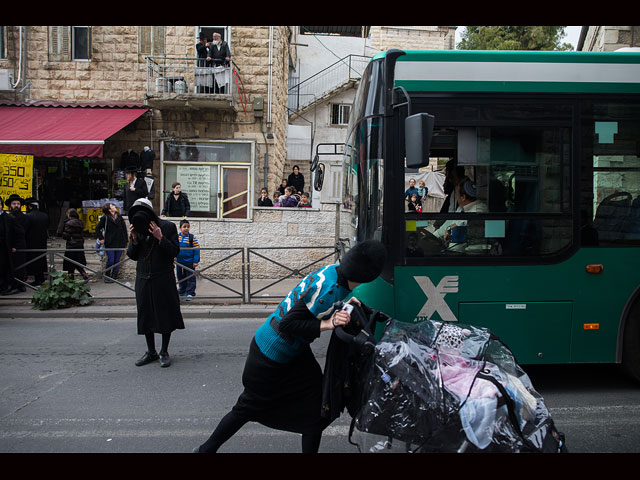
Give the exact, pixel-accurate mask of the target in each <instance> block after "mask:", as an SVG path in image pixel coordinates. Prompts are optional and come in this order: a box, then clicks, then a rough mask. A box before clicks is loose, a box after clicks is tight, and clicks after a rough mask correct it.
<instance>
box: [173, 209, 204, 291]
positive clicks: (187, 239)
mask: <svg viewBox="0 0 640 480" xmlns="http://www.w3.org/2000/svg"><path fill="white" fill-rule="evenodd" d="M190 228H191V225H190V224H189V220H186V219H183V220H181V221H180V233H178V243H179V244H180V253H179V254H178V256H177V257H176V262H177V265H176V275H177V277H178V294H179V295H180V296H186V298H185V300H187V301H191V300H193V297H195V295H196V273H195V272H192V271H191V270H195V269H196V267H197V266H198V263H200V245H199V244H198V239H197V238H196V237H195V236H194V235H193V234H192V233H189V229H190ZM183 279H184V280H183Z"/></svg>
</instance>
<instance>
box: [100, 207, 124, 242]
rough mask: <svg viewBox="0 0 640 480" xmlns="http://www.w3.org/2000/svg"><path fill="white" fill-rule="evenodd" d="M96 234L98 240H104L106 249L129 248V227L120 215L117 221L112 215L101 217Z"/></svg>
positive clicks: (117, 216)
mask: <svg viewBox="0 0 640 480" xmlns="http://www.w3.org/2000/svg"><path fill="white" fill-rule="evenodd" d="M105 227H106V229H105ZM96 233H97V237H98V240H104V246H105V248H124V247H126V246H127V237H128V233H127V225H126V224H125V223H124V218H122V216H120V215H119V214H118V215H116V218H115V219H114V218H113V217H112V216H111V214H110V213H108V214H106V215H103V216H102V217H100V220H98V225H96Z"/></svg>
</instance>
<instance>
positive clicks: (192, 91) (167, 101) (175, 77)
mask: <svg viewBox="0 0 640 480" xmlns="http://www.w3.org/2000/svg"><path fill="white" fill-rule="evenodd" d="M145 59H146V62H147V90H146V93H145V103H146V104H147V105H149V106H150V107H153V108H157V109H159V110H172V109H174V110H175V109H180V110H184V109H187V110H189V109H193V110H200V109H219V110H231V111H233V112H237V111H238V107H241V108H243V109H244V110H245V111H246V102H247V100H246V95H245V94H244V86H243V85H242V80H241V78H240V76H239V74H238V71H237V68H236V67H235V65H234V64H233V62H230V65H229V66H220V67H202V66H199V62H202V60H200V59H197V58H184V57H166V56H162V57H145Z"/></svg>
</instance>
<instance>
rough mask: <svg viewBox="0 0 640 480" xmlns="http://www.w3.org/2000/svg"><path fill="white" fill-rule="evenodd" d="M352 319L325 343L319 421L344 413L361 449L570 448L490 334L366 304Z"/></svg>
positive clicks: (351, 439) (528, 383) (524, 377)
mask: <svg viewBox="0 0 640 480" xmlns="http://www.w3.org/2000/svg"><path fill="white" fill-rule="evenodd" d="M351 318H352V321H351V322H350V324H349V325H348V326H347V327H345V328H336V329H335V330H334V332H333V334H332V337H331V339H330V341H329V347H328V350H327V359H326V364H325V375H324V390H323V411H322V415H323V416H324V417H325V418H327V419H329V420H331V421H332V420H334V419H335V418H337V417H338V416H339V415H340V413H341V412H342V411H343V410H344V409H345V408H346V409H347V410H348V412H349V414H350V415H351V417H352V421H351V428H350V431H349V442H350V443H351V444H353V445H355V446H356V447H357V448H358V450H359V451H360V452H410V453H419V452H422V453H430V452H433V453H435V452H439V453H443V452H459V453H462V452H476V453H477V452H503V453H504V452H558V453H559V452H566V451H567V449H566V446H565V441H564V435H563V434H562V433H560V432H558V431H557V429H556V427H555V425H554V422H553V420H552V418H551V416H550V414H549V411H548V410H547V408H546V406H545V404H544V400H543V398H542V397H541V396H540V395H539V394H538V392H536V390H535V389H534V388H533V385H532V384H531V381H530V379H529V377H528V376H527V374H526V373H525V372H524V371H523V370H522V368H521V367H520V366H519V365H518V363H517V362H516V361H515V358H514V356H513V354H512V352H511V351H510V350H509V349H508V348H507V346H506V345H504V343H502V342H501V341H500V340H499V339H498V338H497V337H496V336H495V335H493V334H492V333H491V332H490V331H489V330H488V329H486V328H479V327H474V326H470V325H460V324H453V323H445V322H436V321H429V320H428V321H423V322H420V323H416V324H409V323H406V322H399V321H397V320H395V319H392V318H390V317H389V316H387V315H386V314H384V313H382V312H377V311H372V310H370V309H368V308H367V307H365V306H362V308H360V307H355V308H354V310H353V312H352V313H351ZM380 322H383V323H384V324H385V328H384V332H383V334H382V336H381V337H380V340H379V341H377V342H376V341H375V339H374V336H373V333H374V331H375V327H376V324H377V323H380Z"/></svg>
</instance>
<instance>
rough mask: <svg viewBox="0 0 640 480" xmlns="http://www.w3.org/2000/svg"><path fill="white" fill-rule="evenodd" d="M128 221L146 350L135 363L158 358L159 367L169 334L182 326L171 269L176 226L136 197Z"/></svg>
mask: <svg viewBox="0 0 640 480" xmlns="http://www.w3.org/2000/svg"><path fill="white" fill-rule="evenodd" d="M129 222H130V223H131V225H130V226H129V232H130V241H129V247H128V248H127V256H128V257H129V258H131V260H134V261H136V262H138V263H137V265H136V285H135V291H136V306H137V310H138V323H137V326H138V334H139V335H144V336H145V339H146V341H147V351H146V353H145V354H144V355H143V356H142V357H141V358H140V359H139V360H138V361H137V362H136V365H137V366H142V365H146V364H148V363H151V362H154V361H156V360H158V359H160V366H161V367H168V366H169V365H170V364H171V359H170V358H169V352H168V348H169V340H170V339H171V333H172V332H173V331H174V330H176V329H183V328H184V321H183V319H182V313H181V312H180V298H179V297H178V289H177V288H176V277H175V273H174V268H173V259H174V258H176V257H177V256H178V254H179V253H180V245H179V244H178V229H177V228H176V226H175V224H174V223H173V222H170V221H168V220H162V219H160V218H158V216H157V215H156V214H155V212H154V211H153V207H152V205H151V202H150V201H149V200H147V199H146V198H141V199H139V200H137V201H136V202H135V203H134V204H133V206H132V207H131V208H130V209H129ZM156 333H158V334H161V335H162V348H161V349H160V355H158V353H157V352H156V347H155V337H154V334H156Z"/></svg>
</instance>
